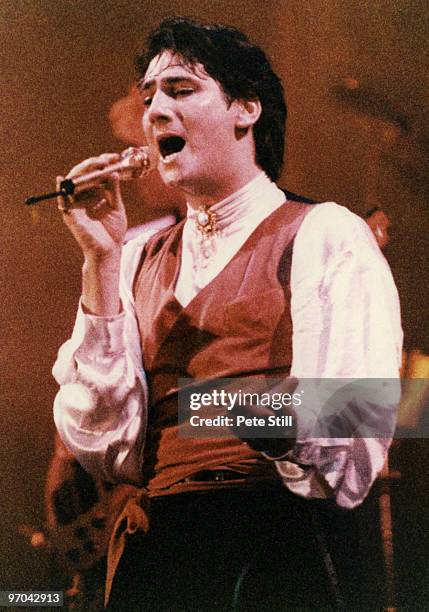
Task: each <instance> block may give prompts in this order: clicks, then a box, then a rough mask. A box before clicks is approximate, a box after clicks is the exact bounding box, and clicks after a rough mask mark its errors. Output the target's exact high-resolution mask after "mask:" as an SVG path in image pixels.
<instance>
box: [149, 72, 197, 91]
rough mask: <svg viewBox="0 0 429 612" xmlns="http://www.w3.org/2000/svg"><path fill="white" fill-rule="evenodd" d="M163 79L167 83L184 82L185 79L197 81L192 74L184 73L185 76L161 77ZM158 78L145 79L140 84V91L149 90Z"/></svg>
mask: <svg viewBox="0 0 429 612" xmlns="http://www.w3.org/2000/svg"><path fill="white" fill-rule="evenodd" d="M161 81H162V82H163V83H164V84H166V85H174V84H176V83H183V81H195V77H193V76H192V75H191V74H189V75H183V76H171V77H161ZM155 83H156V79H155V78H154V79H149V80H148V81H144V82H143V83H141V85H140V91H147V90H148V89H150V88H151V87H152V86H153V85H155Z"/></svg>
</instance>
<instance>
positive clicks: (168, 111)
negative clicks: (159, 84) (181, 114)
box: [147, 90, 174, 124]
mask: <svg viewBox="0 0 429 612" xmlns="http://www.w3.org/2000/svg"><path fill="white" fill-rule="evenodd" d="M173 104H174V100H173V99H172V98H171V97H170V96H168V95H166V94H165V93H164V92H163V91H162V90H158V91H156V93H154V95H153V98H152V101H151V103H150V106H149V109H148V111H147V118H148V121H149V123H152V124H155V123H167V122H168V121H170V120H171V119H172V118H173V115H174V112H173Z"/></svg>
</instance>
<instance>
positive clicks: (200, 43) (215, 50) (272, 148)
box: [136, 17, 287, 181]
mask: <svg viewBox="0 0 429 612" xmlns="http://www.w3.org/2000/svg"><path fill="white" fill-rule="evenodd" d="M166 50H169V51H172V52H173V53H177V54H178V55H180V56H181V58H182V59H183V60H184V61H185V63H187V64H188V65H191V66H192V65H195V64H197V63H200V64H202V65H203V66H204V68H205V70H206V72H207V74H208V75H209V76H211V77H212V78H213V79H215V80H216V81H217V82H218V83H219V84H220V86H221V88H222V89H223V91H224V93H225V96H226V98H227V100H228V101H229V102H232V101H233V100H237V99H240V98H241V99H245V100H252V99H253V100H254V99H256V98H258V99H259V100H260V102H261V106H262V112H261V116H260V117H259V119H258V121H257V122H256V123H255V125H254V126H253V134H254V139H255V147H256V162H257V164H258V165H259V166H260V167H261V168H262V169H263V170H265V172H266V173H267V175H268V176H269V177H270V178H271V179H272V180H273V181H276V180H277V179H278V178H279V175H280V172H281V169H282V165H283V155H284V146H285V125H286V116H287V108H286V102H285V99H284V91H283V86H282V83H281V81H280V79H279V77H278V76H277V75H276V74H275V73H274V71H273V69H272V67H271V65H270V62H269V61H268V59H267V57H266V55H265V53H264V52H263V51H262V49H260V47H258V46H256V45H254V44H253V43H251V42H250V41H249V39H248V38H247V36H246V35H245V34H243V33H242V32H240V31H239V30H237V29H236V28H232V27H228V26H222V25H210V24H203V23H199V22H197V21H194V20H193V19H188V18H185V17H180V18H178V17H174V18H169V19H165V20H164V21H162V22H161V24H160V25H159V26H158V28H157V29H156V30H154V31H153V32H152V33H151V34H150V35H149V37H148V40H147V47H146V50H145V51H144V52H143V53H142V54H141V55H139V56H138V57H137V58H136V69H137V78H138V81H139V83H140V82H141V81H142V79H143V78H144V76H145V74H146V71H147V68H148V66H149V63H150V62H151V60H152V59H153V58H154V57H156V56H157V55H158V54H160V53H162V52H163V51H166Z"/></svg>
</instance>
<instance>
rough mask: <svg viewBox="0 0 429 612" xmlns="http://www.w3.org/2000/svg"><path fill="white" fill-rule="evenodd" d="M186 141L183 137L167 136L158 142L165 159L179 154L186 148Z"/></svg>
mask: <svg viewBox="0 0 429 612" xmlns="http://www.w3.org/2000/svg"><path fill="white" fill-rule="evenodd" d="M185 144H186V141H185V140H184V139H183V138H182V137H181V136H166V137H165V138H160V140H159V141H158V146H159V152H160V153H161V156H162V157H163V159H166V158H167V157H169V156H170V155H173V154H174V153H179V152H180V151H181V150H182V149H183V147H184V146H185Z"/></svg>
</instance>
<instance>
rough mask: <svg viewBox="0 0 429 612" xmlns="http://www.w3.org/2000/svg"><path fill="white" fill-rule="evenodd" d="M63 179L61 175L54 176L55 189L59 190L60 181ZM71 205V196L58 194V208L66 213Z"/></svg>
mask: <svg viewBox="0 0 429 612" xmlns="http://www.w3.org/2000/svg"><path fill="white" fill-rule="evenodd" d="M63 180H64V177H63V176H57V177H56V189H57V191H61V182H62V181H63ZM72 205H73V200H72V198H71V196H66V195H60V196H58V197H57V206H58V210H59V211H60V212H62V213H64V214H68V213H69V211H70V208H71V207H72Z"/></svg>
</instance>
